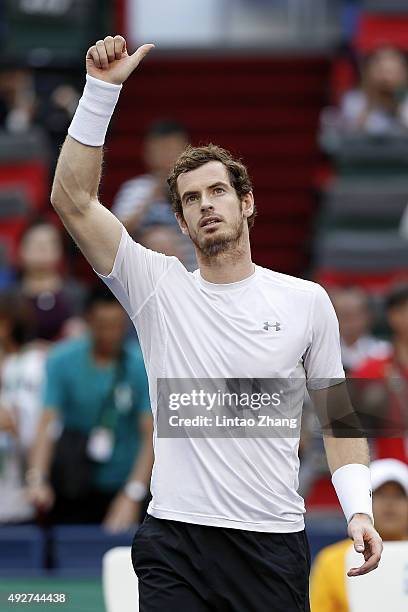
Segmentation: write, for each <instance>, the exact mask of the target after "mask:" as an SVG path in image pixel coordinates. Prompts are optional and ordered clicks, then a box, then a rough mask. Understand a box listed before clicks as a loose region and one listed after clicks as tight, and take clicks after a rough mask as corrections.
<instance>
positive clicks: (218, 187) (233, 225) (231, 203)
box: [177, 161, 253, 257]
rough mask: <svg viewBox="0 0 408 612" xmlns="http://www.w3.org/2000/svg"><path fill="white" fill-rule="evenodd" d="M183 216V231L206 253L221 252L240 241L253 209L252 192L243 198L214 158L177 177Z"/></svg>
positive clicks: (225, 170)
mask: <svg viewBox="0 0 408 612" xmlns="http://www.w3.org/2000/svg"><path fill="white" fill-rule="evenodd" d="M177 187H178V192H179V194H180V199H181V203H182V206H183V218H181V216H179V215H178V216H177V220H178V222H179V225H180V227H181V230H182V232H183V233H184V234H186V235H188V236H190V238H191V240H192V241H193V243H194V244H195V246H196V247H197V249H198V250H199V251H201V253H202V254H203V255H204V256H207V257H208V256H213V255H218V254H219V253H222V252H225V251H227V250H228V249H230V248H231V247H233V246H235V245H237V244H238V243H239V240H240V238H241V237H242V235H243V232H244V231H248V228H247V224H246V223H244V220H245V219H246V218H247V217H249V216H250V215H251V214H252V212H253V196H252V193H249V194H247V195H245V196H244V198H243V199H242V202H240V200H239V198H238V196H237V193H236V191H235V189H234V187H233V186H232V185H231V183H230V178H229V175H228V171H227V169H226V167H225V166H224V164H222V163H221V162H219V161H211V162H208V163H206V164H204V165H203V166H200V167H199V168H197V169H196V170H191V171H190V172H185V173H184V174H181V175H180V176H179V177H178V179H177Z"/></svg>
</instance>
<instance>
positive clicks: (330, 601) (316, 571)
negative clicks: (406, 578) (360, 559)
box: [310, 459, 408, 612]
mask: <svg viewBox="0 0 408 612" xmlns="http://www.w3.org/2000/svg"><path fill="white" fill-rule="evenodd" d="M370 470H371V483H372V490H373V513H374V521H375V526H376V529H377V531H378V533H379V534H380V536H381V537H382V539H383V540H384V541H387V540H388V541H390V540H392V541H398V540H406V539H408V466H407V465H405V463H402V462H401V461H398V460H396V459H379V460H377V461H373V462H372V463H371V466H370ZM352 545H353V544H352V542H351V540H348V539H347V540H342V541H341V542H337V543H336V544H332V545H331V546H327V547H326V548H323V550H321V551H320V553H319V554H318V555H317V557H316V559H315V562H314V564H313V567H312V572H311V576H310V603H311V612H349V605H348V601H347V590H346V565H345V560H346V554H347V551H348V549H349V547H350V546H352Z"/></svg>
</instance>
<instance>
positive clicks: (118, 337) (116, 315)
mask: <svg viewBox="0 0 408 612" xmlns="http://www.w3.org/2000/svg"><path fill="white" fill-rule="evenodd" d="M88 322H89V326H90V329H91V334H92V337H93V340H94V343H95V347H96V348H97V350H98V351H100V352H101V353H104V354H108V355H110V354H115V353H116V352H117V351H118V349H119V348H120V345H121V344H122V342H123V339H124V337H125V334H126V331H127V318H126V314H125V311H124V310H123V308H122V307H121V305H120V304H117V303H115V302H112V303H111V302H106V303H105V302H99V303H96V304H94V305H93V307H92V309H91V311H90V312H89V316H88Z"/></svg>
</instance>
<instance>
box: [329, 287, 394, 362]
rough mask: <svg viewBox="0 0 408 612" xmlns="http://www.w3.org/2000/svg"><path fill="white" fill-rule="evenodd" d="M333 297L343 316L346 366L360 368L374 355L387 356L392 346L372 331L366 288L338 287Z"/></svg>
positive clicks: (337, 311) (343, 342)
mask: <svg viewBox="0 0 408 612" xmlns="http://www.w3.org/2000/svg"><path fill="white" fill-rule="evenodd" d="M330 297H331V299H332V302H333V306H334V308H335V310H336V314H337V317H338V319H339V326H340V343H341V356H342V361H343V366H344V369H345V370H346V371H349V370H352V369H354V368H357V367H358V366H359V365H361V364H362V363H363V362H364V361H366V360H367V359H368V358H370V357H380V358H383V357H386V356H387V355H388V354H389V353H390V350H391V347H390V345H389V343H388V342H385V341H384V340H379V339H378V338H376V337H375V336H373V335H372V334H371V333H370V327H371V325H372V314H371V312H370V308H369V304H368V299H367V295H366V294H365V293H364V291H362V290H361V289H358V288H356V287H354V288H351V289H336V290H334V291H333V292H331V294H330Z"/></svg>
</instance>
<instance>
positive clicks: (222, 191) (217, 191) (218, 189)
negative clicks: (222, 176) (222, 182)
mask: <svg viewBox="0 0 408 612" xmlns="http://www.w3.org/2000/svg"><path fill="white" fill-rule="evenodd" d="M214 191H215V193H225V189H223V188H222V187H216V188H215V189H214Z"/></svg>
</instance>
